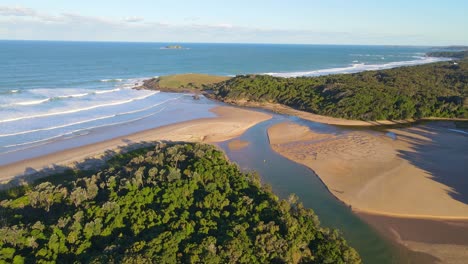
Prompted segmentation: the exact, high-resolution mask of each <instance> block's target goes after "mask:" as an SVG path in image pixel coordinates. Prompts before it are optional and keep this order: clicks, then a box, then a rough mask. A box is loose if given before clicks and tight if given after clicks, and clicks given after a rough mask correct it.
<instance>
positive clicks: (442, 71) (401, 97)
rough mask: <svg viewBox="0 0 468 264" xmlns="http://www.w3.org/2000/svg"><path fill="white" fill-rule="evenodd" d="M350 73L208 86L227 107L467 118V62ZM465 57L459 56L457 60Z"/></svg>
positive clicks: (249, 78)
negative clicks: (271, 106) (280, 106)
mask: <svg viewBox="0 0 468 264" xmlns="http://www.w3.org/2000/svg"><path fill="white" fill-rule="evenodd" d="M466 53H467V52H466V51H464V52H444V54H435V55H444V56H456V57H459V56H461V57H462V60H456V61H448V62H439V63H432V64H426V65H418V66H410V67H400V68H394V69H388V70H379V71H366V72H360V73H354V74H336V75H328V76H319V77H297V78H280V77H272V76H267V75H242V76H236V77H235V78H232V79H229V80H227V81H224V82H221V83H218V84H214V85H212V86H211V87H209V88H210V89H211V90H213V95H212V96H213V97H215V98H216V99H218V100H222V101H225V102H230V103H241V102H270V103H280V104H284V105H287V106H290V107H293V108H295V109H298V110H303V111H307V112H311V113H314V114H320V115H327V116H333V117H339V118H346V119H359V120H401V119H408V118H414V119H420V118H426V117H441V118H468V59H467V58H466V57H464V56H466ZM460 54H464V55H460Z"/></svg>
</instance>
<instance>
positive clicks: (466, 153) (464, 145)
mask: <svg viewBox="0 0 468 264" xmlns="http://www.w3.org/2000/svg"><path fill="white" fill-rule="evenodd" d="M454 128H455V126H454V124H453V122H430V123H427V124H424V125H421V126H418V127H411V128H406V129H404V131H407V132H410V133H412V134H413V135H415V136H412V135H398V139H400V140H404V141H410V142H412V143H413V146H412V149H411V150H410V151H399V153H398V155H399V157H401V158H403V159H405V160H408V161H409V162H410V163H411V164H413V165H415V166H417V167H418V168H420V169H422V170H424V171H426V172H428V173H429V174H430V175H431V179H432V180H434V181H437V182H439V183H442V184H444V185H446V186H448V187H449V188H450V190H448V191H447V192H448V194H449V195H450V196H451V197H452V198H453V199H455V200H457V201H460V202H462V203H465V204H468V135H466V134H463V133H457V132H455V131H451V130H450V129H454ZM418 136H419V137H425V138H429V139H431V140H426V139H423V138H419V137H418Z"/></svg>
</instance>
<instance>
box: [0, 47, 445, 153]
mask: <svg viewBox="0 0 468 264" xmlns="http://www.w3.org/2000/svg"><path fill="white" fill-rule="evenodd" d="M166 45H167V43H112V42H51V41H0V61H1V63H0V154H2V153H11V152H14V151H17V150H24V149H27V148H30V147H34V146H37V145H38V144H44V143H48V142H51V141H54V140H60V139H63V138H67V137H76V136H80V135H83V134H87V133H89V132H90V131H93V130H94V129H96V128H101V127H117V126H122V125H127V126H128V125H131V124H133V123H134V122H136V121H141V120H148V118H150V117H151V118H153V119H152V126H153V127H154V126H160V125H164V124H167V123H170V122H178V121H183V120H187V119H190V118H199V117H207V116H211V114H210V113H209V112H208V109H209V108H210V107H212V105H213V104H212V103H211V102H209V101H208V100H202V102H200V103H198V104H193V103H191V98H190V96H189V95H181V94H170V93H159V92H157V91H141V90H134V89H132V88H133V87H135V86H137V85H138V84H140V83H141V82H142V80H144V79H146V78H150V77H154V76H161V75H167V74H175V73H207V74H218V75H228V76H234V75H237V74H248V73H258V74H270V75H274V76H285V77H288V76H292V77H294V76H316V75H324V74H333V73H349V72H357V71H363V70H372V69H382V68H390V67H396V66H401V65H413V64H420V63H428V62H433V61H437V60H439V59H435V58H427V57H425V56H424V54H425V52H427V51H428V50H429V48H427V47H396V46H337V45H265V44H190V43H187V44H183V47H184V48H183V49H164V48H162V47H164V46H166ZM197 107H198V108H197ZM188 108H191V109H188ZM177 109H178V110H177ZM195 109H198V110H196V111H195ZM168 115H172V118H171V120H170V122H169V121H167V122H162V121H161V122H160V121H159V119H157V117H158V116H159V117H161V118H162V117H163V116H164V117H166V118H167V116H168ZM147 123H148V122H147ZM147 128H149V127H147ZM132 132H135V131H133V130H132ZM115 135H121V134H115Z"/></svg>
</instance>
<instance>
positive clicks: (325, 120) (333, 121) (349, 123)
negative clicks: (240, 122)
mask: <svg viewBox="0 0 468 264" xmlns="http://www.w3.org/2000/svg"><path fill="white" fill-rule="evenodd" d="M207 96H208V98H210V99H212V100H215V101H218V100H217V99H215V98H213V97H212V96H209V94H208V95H207ZM222 102H224V103H227V104H230V105H234V106H240V107H247V108H254V109H264V110H268V111H272V112H274V113H278V114H283V115H290V116H296V117H299V118H302V119H305V120H309V121H312V122H317V123H322V124H327V125H336V126H344V127H385V126H398V125H412V124H415V123H417V122H421V121H468V119H467V118H442V117H426V118H421V119H405V120H376V121H364V120H351V119H344V118H337V117H331V116H324V115H317V114H313V113H310V112H306V111H301V110H297V109H294V108H292V107H289V106H286V105H283V104H279V103H259V102H248V101H222Z"/></svg>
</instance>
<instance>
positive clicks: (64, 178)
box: [0, 139, 164, 191]
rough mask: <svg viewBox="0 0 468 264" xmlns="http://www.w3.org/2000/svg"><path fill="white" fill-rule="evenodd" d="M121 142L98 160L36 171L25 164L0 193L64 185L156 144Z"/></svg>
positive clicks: (89, 159) (2, 184)
mask: <svg viewBox="0 0 468 264" xmlns="http://www.w3.org/2000/svg"><path fill="white" fill-rule="evenodd" d="M122 142H123V143H125V146H122V147H119V148H117V149H114V150H105V151H103V153H102V154H101V155H99V157H98V158H95V157H89V158H86V159H84V160H81V161H78V162H73V163H70V164H67V165H60V164H50V165H48V166H47V167H44V168H41V169H37V168H32V167H27V162H25V164H26V165H25V169H24V171H23V172H22V173H21V174H18V175H15V176H14V177H13V178H12V179H11V180H9V181H7V182H1V183H0V191H2V190H7V189H10V188H12V187H17V186H22V185H28V184H32V183H33V184H38V183H41V182H44V181H50V182H52V183H54V181H55V180H57V181H60V182H65V183H66V182H68V181H73V180H76V178H77V177H83V176H84V175H92V174H93V173H94V172H97V171H98V170H100V169H104V168H106V167H108V165H109V164H108V161H109V160H111V159H112V158H114V157H120V158H125V155H126V153H128V152H131V151H133V150H136V149H146V148H147V147H151V146H154V145H155V144H156V143H157V141H154V142H148V141H142V142H138V143H136V142H132V141H131V140H127V139H124V140H122ZM158 142H164V141H158ZM50 176H54V177H50ZM55 176H58V177H55ZM54 178H57V179H54Z"/></svg>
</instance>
